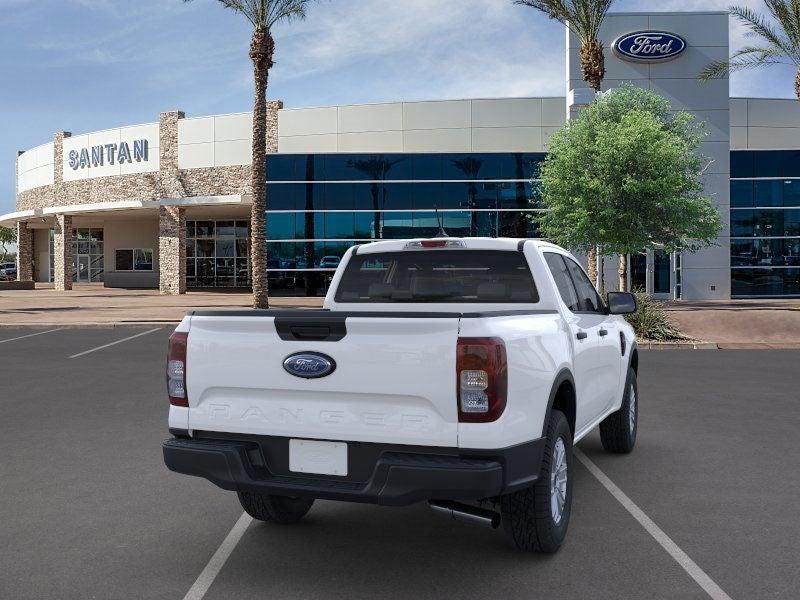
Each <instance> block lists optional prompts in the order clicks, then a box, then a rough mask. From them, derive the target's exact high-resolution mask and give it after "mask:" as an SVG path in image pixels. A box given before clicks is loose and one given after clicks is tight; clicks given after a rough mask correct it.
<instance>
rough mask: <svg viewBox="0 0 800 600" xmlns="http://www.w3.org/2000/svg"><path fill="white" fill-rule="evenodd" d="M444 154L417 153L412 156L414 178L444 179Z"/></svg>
mask: <svg viewBox="0 0 800 600" xmlns="http://www.w3.org/2000/svg"><path fill="white" fill-rule="evenodd" d="M442 173H443V171H442V156H441V155H440V154H415V155H414V156H412V158H411V177H412V178H413V179H442Z"/></svg>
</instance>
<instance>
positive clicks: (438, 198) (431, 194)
mask: <svg viewBox="0 0 800 600" xmlns="http://www.w3.org/2000/svg"><path fill="white" fill-rule="evenodd" d="M442 185H443V184H441V183H415V184H413V185H412V194H413V201H414V208H415V209H416V210H420V209H426V208H427V209H433V208H436V207H438V206H439V205H440V204H441V203H442ZM442 208H443V207H442Z"/></svg>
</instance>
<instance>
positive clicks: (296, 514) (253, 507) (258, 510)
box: [237, 492, 314, 525]
mask: <svg viewBox="0 0 800 600" xmlns="http://www.w3.org/2000/svg"><path fill="white" fill-rule="evenodd" d="M237 494H238V495H239V502H240V503H241V504H242V508H243V509H244V511H245V512H246V513H247V514H248V515H250V516H251V517H253V518H254V519H258V520H259V521H266V522H268V523H280V524H281V525H290V524H292V523H297V522H298V521H299V520H300V519H302V518H303V517H305V516H306V513H307V512H308V511H309V510H311V505H312V504H314V499H313V498H290V497H289V496H271V495H269V494H260V493H258V492H237Z"/></svg>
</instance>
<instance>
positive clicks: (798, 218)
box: [783, 210, 800, 236]
mask: <svg viewBox="0 0 800 600" xmlns="http://www.w3.org/2000/svg"><path fill="white" fill-rule="evenodd" d="M783 235H796V236H800V210H785V211H783Z"/></svg>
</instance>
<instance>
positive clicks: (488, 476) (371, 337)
mask: <svg viewBox="0 0 800 600" xmlns="http://www.w3.org/2000/svg"><path fill="white" fill-rule="evenodd" d="M635 310H636V301H635V298H634V297H633V296H632V295H631V294H625V293H613V292H612V293H609V295H608V299H607V302H603V300H602V299H601V298H600V296H599V295H598V294H597V292H596V291H595V289H594V287H593V286H592V284H591V282H590V281H589V278H588V277H587V276H586V274H585V273H584V271H583V269H582V268H581V267H580V266H579V265H578V263H577V262H576V261H575V259H574V258H573V257H572V256H571V255H570V254H569V253H568V252H566V251H565V250H563V249H561V248H559V247H557V246H554V245H552V244H548V243H544V242H541V241H535V240H513V239H482V238H469V239H455V238H446V237H442V238H434V239H419V240H410V241H383V242H376V243H372V244H366V245H363V246H356V247H354V248H351V249H350V250H349V251H348V252H347V253H346V254H345V256H344V258H343V259H342V261H341V264H340V265H339V267H338V269H337V271H336V274H335V275H334V277H333V281H332V284H331V287H330V290H329V291H328V294H327V297H326V298H325V303H324V308H323V309H322V310H263V311H259V310H241V311H205V310H203V311H195V312H192V313H190V314H188V315H187V316H186V317H185V318H184V319H183V321H182V322H181V324H180V325H179V326H178V328H177V329H176V330H175V333H174V334H173V335H172V337H171V338H170V345H169V357H168V361H167V384H168V393H169V399H170V411H169V429H170V433H171V434H172V435H173V438H171V439H169V440H167V441H165V442H164V447H163V450H164V461H165V463H166V465H167V466H168V467H169V468H170V469H171V470H173V471H176V472H179V473H185V474H188V475H196V476H200V477H205V478H206V479H208V480H209V481H211V482H212V483H214V484H216V485H218V486H219V487H221V488H224V489H226V490H234V491H236V492H237V493H238V496H239V500H240V501H241V504H242V506H243V507H244V510H245V511H246V512H248V513H249V514H250V515H252V516H253V517H254V518H256V519H260V520H263V521H270V522H276V523H293V522H296V521H298V520H300V519H301V518H302V517H303V516H304V515H305V514H306V513H307V512H308V511H309V509H310V508H311V505H312V504H313V502H314V500H315V499H317V498H321V499H328V500H344V501H352V502H369V503H375V504H385V505H408V504H412V503H415V502H420V501H428V502H429V503H430V505H431V506H432V507H433V508H434V509H436V510H437V511H439V512H443V513H445V514H446V515H448V516H450V517H451V518H454V519H457V520H462V519H463V520H469V521H473V522H478V523H483V524H486V525H489V526H493V527H497V526H498V525H499V524H500V523H501V522H502V524H503V525H504V528H505V530H506V531H507V532H508V534H509V535H510V537H511V539H512V540H513V542H514V543H515V544H516V546H517V547H518V548H520V549H523V550H534V551H539V552H555V551H556V550H557V549H558V548H559V547H560V546H561V544H562V542H563V541H564V538H565V535H566V531H567V525H568V523H569V518H570V507H571V500H572V475H573V463H572V445H573V444H574V443H575V442H577V441H578V440H580V439H581V438H582V437H584V436H585V435H586V434H588V433H589V432H590V431H591V430H592V429H593V428H595V427H596V426H598V425H599V426H600V435H601V438H602V443H603V445H604V447H605V448H606V449H607V450H609V451H611V452H630V451H631V450H632V449H633V446H634V443H635V441H636V429H637V415H638V411H637V408H638V405H637V387H636V373H637V368H638V353H637V348H636V340H635V337H634V334H633V330H632V328H631V327H630V326H629V325H628V324H627V323H626V322H625V320H624V319H623V318H621V317H619V316H617V315H620V314H626V313H629V312H633V311H635Z"/></svg>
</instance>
